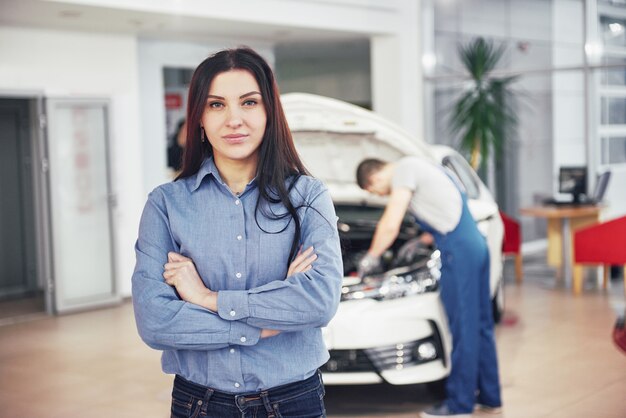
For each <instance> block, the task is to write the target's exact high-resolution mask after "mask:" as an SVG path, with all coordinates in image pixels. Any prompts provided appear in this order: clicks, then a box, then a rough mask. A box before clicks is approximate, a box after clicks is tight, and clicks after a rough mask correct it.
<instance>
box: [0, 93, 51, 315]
mask: <svg viewBox="0 0 626 418" xmlns="http://www.w3.org/2000/svg"><path fill="white" fill-rule="evenodd" d="M35 109H36V99H18V98H0V196H1V198H0V259H2V260H3V268H2V269H0V322H2V321H4V322H6V321H7V320H9V319H10V318H20V317H26V316H31V315H37V314H43V313H45V310H46V306H45V294H44V283H43V280H42V279H41V278H40V277H39V274H38V269H39V266H38V258H37V254H38V252H37V240H36V228H35V225H36V219H35V216H36V211H35V193H36V192H35V181H34V180H35V179H34V177H35V174H34V161H35V158H34V152H33V151H34V150H33V148H34V147H33V143H34V139H35V137H36V135H37V134H38V132H37V129H36V128H35V126H36V125H35V124H34V123H33V121H34V120H35V117H34V116H35V113H36V110H35Z"/></svg>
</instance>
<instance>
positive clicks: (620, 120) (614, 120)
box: [601, 97, 626, 125]
mask: <svg viewBox="0 0 626 418" xmlns="http://www.w3.org/2000/svg"><path fill="white" fill-rule="evenodd" d="M601 105H602V108H601V118H602V119H601V120H602V124H603V125H624V124H626V98H624V97H603V98H602V99H601Z"/></svg>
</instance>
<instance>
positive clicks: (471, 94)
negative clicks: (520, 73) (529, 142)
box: [450, 38, 517, 169]
mask: <svg viewBox="0 0 626 418" xmlns="http://www.w3.org/2000/svg"><path fill="white" fill-rule="evenodd" d="M504 51H505V48H504V46H500V47H497V48H496V47H494V45H493V43H492V42H490V41H486V40H484V39H483V38H477V39H475V40H473V41H472V42H470V43H469V44H468V45H466V46H460V47H459V54H460V57H461V61H462V62H463V65H464V66H465V68H466V70H467V71H468V73H469V74H470V76H471V79H472V82H471V86H470V87H469V88H467V89H466V90H465V91H464V92H463V93H462V94H461V96H460V97H459V99H458V100H457V102H456V103H455V104H454V106H453V109H452V113H451V117H450V127H451V130H452V132H453V133H454V134H460V146H461V148H462V149H465V150H466V151H468V152H469V153H470V155H472V156H473V157H474V156H476V155H480V166H484V164H485V163H486V161H487V160H488V157H489V155H490V153H491V152H495V153H496V154H495V155H499V154H500V151H501V150H502V146H503V143H504V141H505V140H506V138H507V137H509V136H510V135H511V134H512V132H513V131H514V129H515V127H516V126H517V116H516V115H515V112H514V110H513V108H512V101H513V94H512V92H511V84H512V83H513V82H515V80H516V79H517V77H503V78H495V77H489V73H490V72H491V71H493V70H494V68H495V67H496V65H497V64H498V62H499V61H500V59H501V58H502V55H503V54H504ZM472 159H473V161H472V165H473V166H474V169H478V168H479V167H480V166H479V163H478V161H476V160H475V159H474V158H472Z"/></svg>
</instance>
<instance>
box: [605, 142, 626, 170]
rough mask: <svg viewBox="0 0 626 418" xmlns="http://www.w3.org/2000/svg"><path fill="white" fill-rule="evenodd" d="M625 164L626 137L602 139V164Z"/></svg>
mask: <svg viewBox="0 0 626 418" xmlns="http://www.w3.org/2000/svg"><path fill="white" fill-rule="evenodd" d="M621 163H626V137H605V138H602V164H621Z"/></svg>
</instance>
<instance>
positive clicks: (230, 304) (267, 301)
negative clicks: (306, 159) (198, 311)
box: [217, 183, 343, 331]
mask: <svg viewBox="0 0 626 418" xmlns="http://www.w3.org/2000/svg"><path fill="white" fill-rule="evenodd" d="M310 196H312V197H310V198H308V199H307V202H309V205H310V207H308V208H306V209H303V211H304V214H303V216H302V217H301V222H302V238H301V242H302V248H305V249H308V248H309V247H313V248H314V252H315V254H316V255H317V260H315V261H314V262H313V264H312V268H311V269H310V270H308V271H303V272H300V273H296V274H294V275H292V276H290V277H287V278H286V279H284V278H276V279H275V280H274V281H271V282H269V283H267V284H265V285H263V286H259V287H256V288H253V289H249V290H224V291H220V292H219V293H218V295H217V312H218V314H219V315H220V317H222V318H224V319H227V320H231V321H245V323H247V324H249V325H253V326H255V327H258V328H263V329H274V330H279V331H298V330H302V329H307V328H318V327H323V326H326V325H327V324H328V322H330V320H331V319H332V317H333V316H334V315H335V312H336V311H337V307H338V306H339V299H340V295H341V281H342V279H343V262H342V259H341V248H340V245H339V233H338V230H337V216H336V214H335V208H334V206H333V203H332V201H331V198H330V194H329V193H328V190H326V188H325V187H324V186H323V185H322V184H321V183H318V184H317V185H316V186H314V190H312V192H311V193H310Z"/></svg>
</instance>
